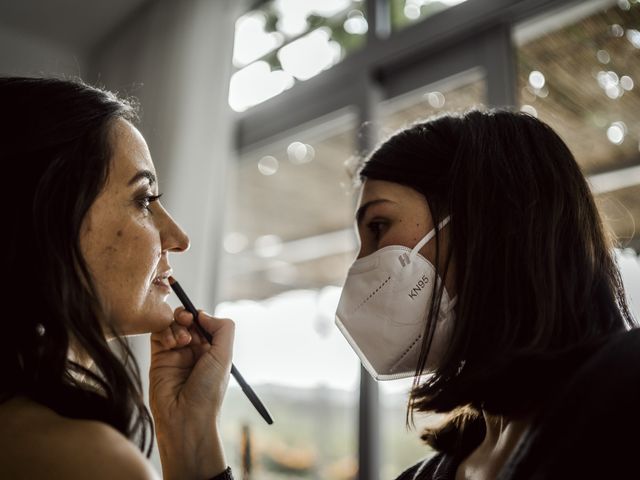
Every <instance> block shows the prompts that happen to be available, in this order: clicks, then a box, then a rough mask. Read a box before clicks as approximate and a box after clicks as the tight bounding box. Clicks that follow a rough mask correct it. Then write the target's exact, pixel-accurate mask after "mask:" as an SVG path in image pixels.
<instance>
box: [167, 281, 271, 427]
mask: <svg viewBox="0 0 640 480" xmlns="http://www.w3.org/2000/svg"><path fill="white" fill-rule="evenodd" d="M169 285H171V288H172V289H173V291H174V293H175V294H176V295H177V296H178V298H179V299H180V301H181V302H182V305H184V308H185V309H186V310H187V311H188V312H189V313H191V315H193V321H194V322H195V324H196V328H197V329H198V332H200V334H201V335H202V336H203V337H204V338H206V339H207V342H209V344H211V343H212V342H213V337H212V336H211V334H210V333H209V332H207V331H206V330H205V329H204V328H202V325H200V322H199V320H198V311H197V310H196V308H195V307H194V306H193V303H191V300H189V297H187V294H186V293H184V290H183V289H182V287H181V286H180V284H179V283H178V281H177V280H176V279H175V278H173V277H169ZM231 375H233V378H235V379H236V382H238V385H240V388H241V389H242V391H243V392H244V394H245V395H246V396H247V398H248V399H249V401H250V402H251V404H252V405H253V406H254V407H255V408H256V410H257V411H258V413H259V414H260V415H261V416H262V418H264V419H265V421H266V422H267V423H268V424H269V425H272V424H273V419H272V418H271V415H269V411H268V410H267V408H266V407H265V406H264V404H263V403H262V402H261V401H260V399H259V398H258V395H256V392H254V391H253V389H252V388H251V386H250V385H249V384H248V383H247V381H246V380H245V379H244V378H243V377H242V375H240V372H239V371H238V369H237V368H236V366H235V365H234V364H231Z"/></svg>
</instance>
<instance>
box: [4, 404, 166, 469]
mask: <svg viewBox="0 0 640 480" xmlns="http://www.w3.org/2000/svg"><path fill="white" fill-rule="evenodd" d="M0 422H3V425H4V426H5V427H7V428H3V430H2V433H0V478H15V479H22V478H25V479H26V478H51V479H54V478H56V479H57V478H60V479H63V478H65V479H74V478H88V477H90V478H92V480H102V479H105V480H106V479H112V478H117V477H118V476H119V477H121V478H127V479H129V478H131V479H135V480H138V479H139V480H156V479H157V478H158V476H157V474H156V473H155V472H154V470H153V468H152V466H151V464H150V463H149V462H148V461H147V459H146V458H145V457H144V455H142V453H141V452H140V450H138V448H137V447H136V446H135V445H134V444H133V443H132V442H130V441H129V440H128V439H127V438H126V437H125V436H124V435H122V434H121V433H120V432H118V431H117V430H115V429H114V428H112V427H111V426H109V425H107V424H104V423H102V422H97V421H89V420H73V419H68V418H64V417H61V416H59V415H57V414H56V413H55V412H53V411H51V410H49V409H47V408H45V407H42V406H38V405H36V404H32V403H27V402H23V403H21V404H17V403H16V402H13V404H12V405H4V404H3V405H0Z"/></svg>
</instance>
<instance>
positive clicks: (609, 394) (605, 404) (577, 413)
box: [397, 329, 640, 480]
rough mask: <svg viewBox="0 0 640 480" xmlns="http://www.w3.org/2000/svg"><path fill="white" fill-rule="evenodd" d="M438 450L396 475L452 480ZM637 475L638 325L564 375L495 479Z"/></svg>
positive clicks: (447, 458)
mask: <svg viewBox="0 0 640 480" xmlns="http://www.w3.org/2000/svg"><path fill="white" fill-rule="evenodd" d="M460 462H461V459H458V458H456V457H455V456H454V455H448V454H444V453H439V454H437V455H436V456H434V457H433V458H430V459H428V460H425V461H422V462H419V463H417V464H416V465H414V466H412V467H411V468H409V469H407V470H406V471H405V472H403V473H402V474H401V475H400V476H399V477H398V478H397V480H454V479H455V475H456V470H457V468H458V465H459V464H460ZM638 478H640V329H633V330H631V331H628V332H622V333H618V334H615V335H613V336H612V337H611V339H610V340H609V341H608V342H606V343H605V344H604V345H603V346H602V348H600V349H599V350H598V351H597V352H595V353H594V354H593V355H592V356H590V357H589V358H588V359H586V360H585V362H584V364H583V365H582V366H581V367H580V368H579V369H578V371H577V372H576V373H575V374H574V375H573V376H571V377H570V378H567V382H566V386H565V388H564V389H563V390H562V392H561V393H560V394H559V395H558V397H557V400H556V401H555V402H554V403H552V404H551V405H550V406H549V407H548V408H547V409H546V410H545V411H544V412H543V414H542V415H541V416H540V417H539V420H538V421H537V422H536V423H535V424H534V425H533V426H532V427H531V428H530V429H529V430H528V431H527V432H526V433H525V434H524V436H523V438H522V439H521V440H520V442H519V443H518V446H517V447H516V450H515V451H514V453H513V454H512V456H511V458H510V459H509V461H508V462H507V464H506V465H505V467H504V468H503V470H502V471H501V472H500V474H499V475H498V477H497V479H496V480H555V479H557V480H569V479H580V480H586V479H598V480H602V479H616V480H617V479H638Z"/></svg>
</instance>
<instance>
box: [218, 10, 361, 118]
mask: <svg viewBox="0 0 640 480" xmlns="http://www.w3.org/2000/svg"><path fill="white" fill-rule="evenodd" d="M365 13H366V12H365V2H364V1H362V0H271V1H268V2H265V3H264V4H263V5H262V6H261V7H260V8H259V9H258V10H253V11H251V12H249V13H247V14H245V15H243V16H242V17H240V18H239V19H238V20H237V22H236V29H235V40H234V49H233V64H234V66H235V67H236V68H238V71H237V72H236V73H235V74H233V76H232V77H231V83H230V86H229V105H230V106H231V108H233V109H234V110H236V111H238V112H241V111H244V110H246V109H248V108H250V107H252V106H254V105H257V104H259V103H261V102H264V101H265V100H267V99H269V98H271V97H274V96H276V95H279V94H280V93H282V92H283V91H284V90H286V89H288V88H290V87H291V86H293V84H294V83H295V82H296V81H304V80H308V79H309V78H312V77H314V76H316V75H317V74H319V73H320V72H322V71H323V70H326V69H328V68H331V67H332V66H333V65H335V64H336V63H338V62H340V61H341V60H342V59H343V58H344V57H345V56H347V55H348V54H349V53H351V52H353V51H354V50H357V49H358V48H360V47H361V46H362V45H364V42H365V37H366V35H365V34H366V33H367V30H368V28H369V26H368V23H367V19H366V15H365Z"/></svg>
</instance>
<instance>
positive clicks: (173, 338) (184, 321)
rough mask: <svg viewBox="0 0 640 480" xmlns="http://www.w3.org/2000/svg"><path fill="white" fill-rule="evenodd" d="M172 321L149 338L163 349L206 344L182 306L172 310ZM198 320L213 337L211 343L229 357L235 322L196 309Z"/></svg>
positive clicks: (225, 356) (188, 313)
mask: <svg viewBox="0 0 640 480" xmlns="http://www.w3.org/2000/svg"><path fill="white" fill-rule="evenodd" d="M174 320H175V321H174V322H173V323H172V324H171V325H170V326H169V327H167V328H166V329H164V330H162V331H160V332H157V333H153V334H152V335H151V340H152V341H153V342H157V343H159V344H160V345H162V347H163V348H164V349H172V348H177V347H184V346H187V345H189V344H191V345H201V344H202V345H208V344H209V342H208V340H207V339H206V338H204V336H203V335H202V334H201V333H200V331H199V330H198V328H197V326H196V323H195V322H194V319H193V315H192V314H191V313H190V312H188V311H187V310H185V309H184V308H183V307H178V308H176V309H175V311H174ZM198 322H199V323H200V325H201V326H202V328H203V329H204V330H205V331H207V332H208V333H210V334H211V336H212V337H213V340H212V341H213V343H212V345H213V346H214V347H215V349H216V351H218V352H219V354H220V355H221V356H222V357H223V358H227V357H228V358H231V356H232V350H233V338H234V333H235V324H234V323H233V321H232V320H230V319H226V318H216V317H213V316H211V315H209V314H208V313H207V312H205V311H203V310H198Z"/></svg>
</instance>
